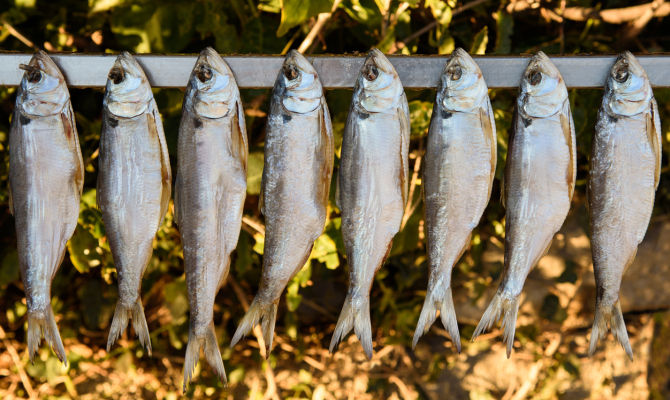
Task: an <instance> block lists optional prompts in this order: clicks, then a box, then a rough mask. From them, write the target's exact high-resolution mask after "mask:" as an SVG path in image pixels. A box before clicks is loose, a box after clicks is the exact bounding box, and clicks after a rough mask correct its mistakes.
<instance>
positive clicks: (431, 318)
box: [412, 287, 461, 353]
mask: <svg viewBox="0 0 670 400" xmlns="http://www.w3.org/2000/svg"><path fill="white" fill-rule="evenodd" d="M438 296H439V295H437V294H436V292H435V289H433V290H430V289H429V291H428V294H427V295H426V300H425V301H424V302H423V308H422V309H421V315H420V316H419V322H418V323H417V325H416V330H415V331H414V339H413V340H412V348H414V347H416V344H417V343H418V342H419V338H421V336H422V335H423V334H425V333H426V332H428V329H430V327H431V326H432V325H433V323H434V322H435V320H436V319H437V310H438V309H439V310H440V319H441V320H442V325H444V328H445V329H446V330H447V332H449V336H450V337H451V340H453V342H454V344H455V345H456V350H457V351H458V352H459V353H460V352H461V335H460V333H459V331H458V321H457V320H456V310H455V309H454V299H453V298H452V296H451V287H448V288H447V289H446V290H445V292H444V296H442V298H440V297H438Z"/></svg>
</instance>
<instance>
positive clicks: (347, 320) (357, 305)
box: [329, 294, 372, 359]
mask: <svg viewBox="0 0 670 400" xmlns="http://www.w3.org/2000/svg"><path fill="white" fill-rule="evenodd" d="M352 329H353V330H354V332H355V333H356V336H357V337H358V340H359V341H360V342H361V346H363V351H364V352H365V355H366V356H367V357H368V359H371V358H372V324H371V323H370V298H368V297H367V296H365V297H363V298H361V297H353V296H351V295H350V294H347V298H346V299H345V300H344V305H343V306H342V311H341V312H340V317H339V319H338V320H337V325H336V326H335V332H334V333H333V337H332V339H331V340H330V348H329V351H330V352H331V353H333V352H334V351H335V349H336V348H337V345H338V344H339V343H340V341H342V339H344V337H345V336H346V335H347V334H348V333H349V332H350V331H351V330H352Z"/></svg>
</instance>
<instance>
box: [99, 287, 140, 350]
mask: <svg viewBox="0 0 670 400" xmlns="http://www.w3.org/2000/svg"><path fill="white" fill-rule="evenodd" d="M128 320H130V321H131V322H132V324H133V330H135V333H136V334H137V336H138V338H139V340H140V344H141V345H142V347H144V348H145V349H146V350H147V353H148V354H149V356H151V338H150V337H149V327H148V326H147V319H146V317H145V316H144V307H143V306H142V300H141V299H140V298H139V297H138V298H137V300H136V301H135V304H133V305H132V306H130V307H128V306H125V305H123V304H121V301H119V302H118V303H116V310H115V311H114V318H112V326H111V327H110V328H109V336H108V337H107V351H108V352H109V350H110V349H111V348H112V345H113V344H114V342H116V339H118V338H119V337H120V336H121V334H122V333H123V331H125V330H126V327H127V326H128Z"/></svg>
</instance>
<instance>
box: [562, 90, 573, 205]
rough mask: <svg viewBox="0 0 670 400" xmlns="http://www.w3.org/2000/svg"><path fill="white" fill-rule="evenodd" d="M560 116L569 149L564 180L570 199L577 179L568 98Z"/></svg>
mask: <svg viewBox="0 0 670 400" xmlns="http://www.w3.org/2000/svg"><path fill="white" fill-rule="evenodd" d="M560 118H561V127H562V128H563V134H564V135H565V141H566V143H567V144H568V147H569V149H570V164H568V171H567V173H566V180H567V182H568V187H569V193H570V199H572V195H573V194H574V193H575V180H576V179H577V150H576V148H577V146H576V144H575V123H574V121H573V120H572V114H571V113H570V99H565V102H564V103H563V109H562V110H561V112H560Z"/></svg>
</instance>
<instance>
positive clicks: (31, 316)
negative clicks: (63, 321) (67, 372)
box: [28, 305, 67, 365]
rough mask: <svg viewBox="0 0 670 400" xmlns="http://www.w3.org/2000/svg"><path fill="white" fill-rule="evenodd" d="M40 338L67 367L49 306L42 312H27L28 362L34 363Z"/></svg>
mask: <svg viewBox="0 0 670 400" xmlns="http://www.w3.org/2000/svg"><path fill="white" fill-rule="evenodd" d="M42 336H44V339H45V340H46V342H47V343H48V344H49V346H51V348H52V349H53V351H54V353H56V357H58V359H59V360H60V361H61V362H62V363H63V364H65V365H67V358H66V356H65V348H64V347H63V341H62V340H61V338H60V332H59V331H58V325H56V318H55V317H54V312H53V310H52V309H51V306H50V305H49V306H47V308H46V309H45V310H43V311H37V312H30V311H29V312H28V354H29V355H30V362H35V354H36V353H37V350H38V349H39V347H40V343H41V342H42Z"/></svg>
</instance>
